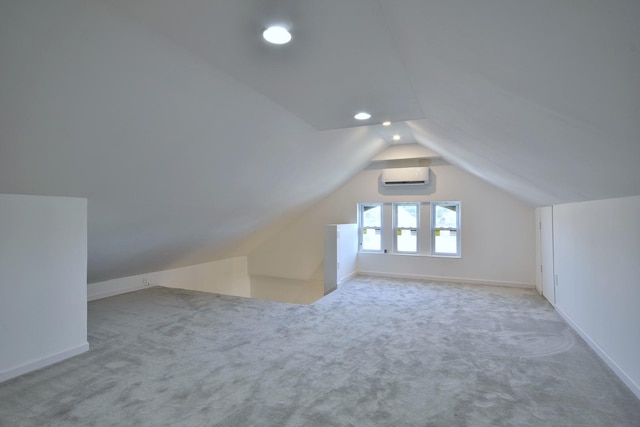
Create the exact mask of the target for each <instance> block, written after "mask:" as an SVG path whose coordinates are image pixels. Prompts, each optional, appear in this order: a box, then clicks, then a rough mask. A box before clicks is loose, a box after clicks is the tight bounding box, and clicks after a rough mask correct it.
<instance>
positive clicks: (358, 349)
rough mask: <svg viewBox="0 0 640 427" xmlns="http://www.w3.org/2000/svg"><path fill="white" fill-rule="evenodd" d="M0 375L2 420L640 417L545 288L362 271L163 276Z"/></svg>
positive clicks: (300, 422)
mask: <svg viewBox="0 0 640 427" xmlns="http://www.w3.org/2000/svg"><path fill="white" fill-rule="evenodd" d="M89 342H90V345H91V351H90V352H88V353H85V354H83V355H80V356H77V357H75V358H73V359H71V360H67V361H64V362H62V363H59V364H57V365H55V366H52V367H49V368H46V369H43V370H40V371H38V372H34V373H31V374H28V375H24V376H22V377H20V378H16V379H14V380H11V381H8V382H5V383H3V384H0V425H2V426H45V425H46V426H67V425H79V426H129V425H131V426H133V425H143V426H214V425H215V426H376V425H380V426H506V425H508V426H512V425H513V426H640V401H639V400H638V399H636V397H635V396H634V395H633V394H632V393H631V392H630V391H629V390H628V389H627V388H626V387H625V386H624V385H623V384H622V383H621V381H620V380H619V379H618V378H617V377H616V376H615V375H614V374H613V373H612V372H611V371H610V370H609V369H608V368H607V367H606V366H605V365H604V363H603V362H602V361H601V360H600V359H599V358H598V357H597V356H596V355H595V353H593V352H592V351H591V350H590V349H589V348H588V347H587V345H586V344H585V343H584V342H583V341H581V340H580V338H578V337H577V335H576V334H575V333H574V332H573V331H572V330H571V329H570V328H569V327H568V326H567V325H566V324H565V323H564V322H563V321H562V320H561V319H560V317H559V316H558V315H557V314H556V313H555V311H554V310H553V309H552V308H551V306H550V305H549V304H548V303H546V302H545V301H544V300H543V299H542V298H541V297H540V296H538V295H537V294H536V293H535V292H534V291H530V290H521V289H507V288H492V287H483V286H463V285H452V284H433V283H426V282H419V281H399V280H391V279H382V278H371V277H358V278H356V279H354V280H352V281H351V282H349V283H347V284H345V285H343V286H341V287H340V288H339V289H338V290H337V291H336V292H333V293H332V294H330V295H328V296H327V297H325V298H323V299H321V300H320V301H318V302H316V303H314V304H312V305H292V304H283V303H276V302H270V301H260V300H251V299H243V298H236V297H228V296H220V295H214V294H206V293H199V292H193V291H182V290H177V289H167V288H151V289H146V290H143V291H140V292H135V293H131V294H126V295H119V296H115V297H112V298H107V299H104V300H99V301H95V302H92V303H90V304H89Z"/></svg>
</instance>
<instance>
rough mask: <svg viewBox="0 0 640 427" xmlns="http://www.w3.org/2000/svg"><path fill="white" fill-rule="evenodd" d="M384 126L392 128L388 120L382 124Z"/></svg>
mask: <svg viewBox="0 0 640 427" xmlns="http://www.w3.org/2000/svg"><path fill="white" fill-rule="evenodd" d="M382 126H391V122H390V121H388V120H387V121H386V122H382Z"/></svg>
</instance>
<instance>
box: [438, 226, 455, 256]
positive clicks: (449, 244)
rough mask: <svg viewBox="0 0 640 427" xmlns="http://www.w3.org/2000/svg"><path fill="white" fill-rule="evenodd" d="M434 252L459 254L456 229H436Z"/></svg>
mask: <svg viewBox="0 0 640 427" xmlns="http://www.w3.org/2000/svg"><path fill="white" fill-rule="evenodd" d="M434 233H435V239H434V243H435V248H434V252H436V253H441V254H457V253H458V239H457V234H458V233H457V231H456V230H434Z"/></svg>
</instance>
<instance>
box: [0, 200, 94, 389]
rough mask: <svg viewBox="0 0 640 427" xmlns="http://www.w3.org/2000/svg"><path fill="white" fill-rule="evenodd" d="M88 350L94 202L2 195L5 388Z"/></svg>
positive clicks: (0, 338)
mask: <svg viewBox="0 0 640 427" xmlns="http://www.w3.org/2000/svg"><path fill="white" fill-rule="evenodd" d="M88 349H89V344H88V343H87V200H86V199H80V198H70V197H43V196H23V195H13V194H0V381H3V380H7V379H9V378H12V377H15V376H18V375H21V374H23V373H26V372H29V371H31V370H34V369H38V368H41V367H44V366H47V365H49V364H52V363H55V362H58V361H60V360H63V359H66V358H68V357H71V356H74V355H76V354H79V353H82V352H84V351H87V350H88Z"/></svg>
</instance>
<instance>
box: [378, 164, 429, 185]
mask: <svg viewBox="0 0 640 427" xmlns="http://www.w3.org/2000/svg"><path fill="white" fill-rule="evenodd" d="M381 180H382V185H388V186H400V185H427V184H429V168H427V167H413V168H393V169H383V170H382V176H381Z"/></svg>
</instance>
